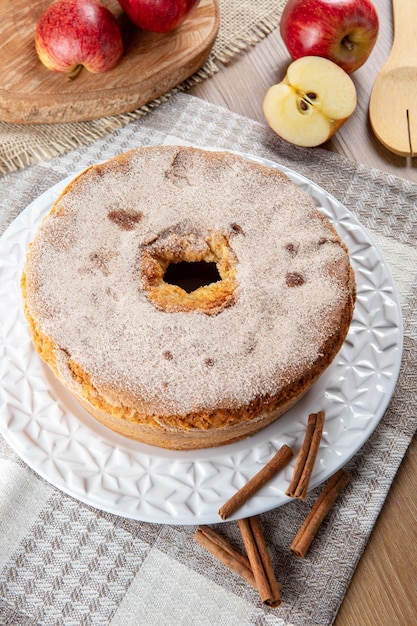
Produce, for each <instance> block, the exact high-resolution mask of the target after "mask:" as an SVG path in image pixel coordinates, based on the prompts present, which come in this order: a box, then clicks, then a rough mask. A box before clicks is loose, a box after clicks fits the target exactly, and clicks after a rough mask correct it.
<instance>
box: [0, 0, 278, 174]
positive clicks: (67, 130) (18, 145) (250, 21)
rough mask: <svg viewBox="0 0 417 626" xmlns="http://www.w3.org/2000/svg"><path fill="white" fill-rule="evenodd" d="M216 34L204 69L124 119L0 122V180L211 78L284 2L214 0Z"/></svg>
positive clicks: (270, 23)
mask: <svg viewBox="0 0 417 626" xmlns="http://www.w3.org/2000/svg"><path fill="white" fill-rule="evenodd" d="M218 3H219V8H220V28H219V33H218V36H217V39H216V41H215V44H214V47H213V50H212V52H211V54H210V56H209V58H208V60H207V62H206V63H205V64H204V66H203V67H202V68H201V69H200V70H199V71H198V72H196V73H195V74H193V75H192V76H191V77H190V78H189V79H188V80H186V81H184V82H183V83H182V84H181V85H178V86H177V87H175V88H174V89H172V90H171V91H170V92H168V93H167V94H166V95H165V96H163V97H161V98H158V99H157V100H154V101H152V102H150V103H149V104H147V105H145V106H143V107H141V108H140V109H137V110H136V111H132V112H130V113H126V114H121V115H114V116H110V117H104V118H100V119H97V120H92V121H89V122H74V123H70V124H37V125H35V126H26V125H20V124H19V125H18V124H9V123H7V122H2V121H0V174H5V173H6V172H11V171H14V170H16V169H19V168H22V167H26V166H28V165H32V164H34V163H38V162H39V161H41V160H43V159H50V158H52V157H54V156H57V155H59V154H63V153H64V152H66V151H68V150H72V149H74V148H76V147H77V146H82V145H87V144H89V143H91V142H93V141H95V140H96V139H99V138H100V137H104V136H105V135H106V134H107V133H110V132H111V131H113V130H115V129H116V128H120V127H122V126H125V125H126V124H128V123H129V122H131V121H132V120H134V119H137V118H139V117H142V116H143V115H146V114H147V113H148V112H149V111H150V110H152V109H154V108H155V107H156V106H158V105H159V104H160V103H161V102H164V101H165V100H166V99H167V98H170V97H171V96H172V95H173V94H174V93H177V92H179V91H186V90H187V89H189V88H190V87H192V86H193V85H195V84H196V83H198V82H201V81H202V80H204V79H206V78H208V77H210V76H212V75H213V74H214V73H216V72H217V71H218V70H219V67H221V65H222V64H226V63H228V62H229V61H230V60H231V59H233V58H234V57H235V56H236V55H238V54H240V53H241V52H242V51H243V50H245V49H246V48H248V46H252V45H255V44H256V43H258V42H259V41H260V40H261V39H262V38H263V37H265V36H266V35H268V34H269V33H270V32H271V31H272V30H273V29H274V28H276V26H277V25H278V24H279V19H280V16H281V13H282V9H283V7H284V5H285V0H257V1H256V2H253V1H252V0H218Z"/></svg>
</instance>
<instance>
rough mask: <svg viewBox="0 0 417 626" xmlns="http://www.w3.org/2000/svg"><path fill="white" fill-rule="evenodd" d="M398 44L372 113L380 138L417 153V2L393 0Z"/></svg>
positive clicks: (386, 143)
mask: <svg viewBox="0 0 417 626" xmlns="http://www.w3.org/2000/svg"><path fill="white" fill-rule="evenodd" d="M392 10H393V17H394V43H393V46H392V49H391V52H390V54H389V56H388V59H387V61H386V62H385V64H384V66H383V67H382V69H381V71H380V73H379V74H378V76H377V78H376V80H375V84H374V86H373V88H372V93H371V99H370V103H369V116H370V120H371V126H372V129H373V131H374V133H375V135H376V136H377V138H378V139H379V141H380V142H381V143H382V144H383V145H384V146H385V147H386V148H388V150H391V152H394V153H395V154H399V155H401V156H415V155H417V1H416V0H392Z"/></svg>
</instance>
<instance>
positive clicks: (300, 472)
mask: <svg viewBox="0 0 417 626" xmlns="http://www.w3.org/2000/svg"><path fill="white" fill-rule="evenodd" d="M324 418H325V414H324V411H319V412H318V413H311V414H310V415H309V416H308V422H307V429H306V433H305V436H304V441H303V444H302V446H301V449H300V451H299V453H298V456H297V460H296V463H295V468H294V473H293V476H292V479H291V482H290V484H289V486H288V489H287V491H286V494H287V496H290V498H299V499H300V500H305V498H306V496H307V491H308V486H309V484H310V479H311V475H312V473H313V469H314V464H315V462H316V458H317V454H318V451H319V447H320V442H321V436H322V434H323V426H324Z"/></svg>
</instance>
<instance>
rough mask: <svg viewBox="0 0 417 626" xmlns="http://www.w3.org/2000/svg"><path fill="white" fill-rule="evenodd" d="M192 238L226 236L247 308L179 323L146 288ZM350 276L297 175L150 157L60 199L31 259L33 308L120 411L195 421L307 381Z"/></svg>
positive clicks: (195, 153)
mask: <svg viewBox="0 0 417 626" xmlns="http://www.w3.org/2000/svg"><path fill="white" fill-rule="evenodd" d="M190 228H192V229H193V232H197V233H201V235H202V236H203V237H204V236H207V235H209V234H210V233H212V232H213V231H219V232H222V233H225V234H226V235H227V237H228V238H229V245H230V247H231V248H232V250H233V251H234V253H235V255H236V257H237V259H238V265H237V282H238V288H237V292H236V302H235V304H234V305H233V306H231V307H229V308H225V309H224V310H223V311H221V313H219V314H217V315H211V316H209V315H205V314H204V313H199V312H188V313H184V312H181V313H167V312H165V311H162V310H159V309H157V308H156V307H155V306H154V305H153V304H152V303H151V302H150V301H149V300H148V298H147V297H146V294H145V293H144V292H143V290H142V288H141V267H140V258H141V254H140V253H141V250H142V249H143V246H145V245H147V244H149V242H151V241H153V240H155V239H156V238H158V237H159V236H160V235H161V233H164V232H166V231H167V230H168V231H169V230H170V229H178V230H179V231H180V232H185V231H187V229H190ZM348 264H349V261H348V257H347V253H346V250H345V249H344V247H343V246H342V245H341V244H340V241H339V240H338V238H337V236H336V234H335V231H334V230H333V228H332V227H331V226H330V223H329V222H328V221H327V220H326V219H325V218H323V216H322V215H321V214H320V213H319V212H318V211H317V209H316V208H315V207H314V205H313V202H312V201H311V200H310V198H309V197H308V196H307V194H305V193H304V192H303V191H301V190H300V189H299V188H298V187H297V186H296V185H294V184H293V183H292V182H290V181H289V179H288V178H287V177H286V176H285V175H283V174H281V173H279V172H277V171H275V170H270V169H269V168H264V167H263V166H259V165H257V164H253V163H251V162H249V161H247V160H244V159H241V158H240V157H237V156H235V155H232V154H226V153H222V154H221V155H218V154H216V153H206V152H204V151H200V150H196V149H190V148H180V147H173V146H171V147H163V148H146V149H142V150H138V151H132V152H131V153H129V155H128V156H126V155H125V156H123V157H120V158H119V159H117V160H113V161H110V162H108V163H106V164H104V165H100V166H96V167H95V168H92V169H90V170H89V172H88V173H87V174H86V175H84V176H81V177H79V178H78V180H77V181H76V183H75V184H74V185H73V186H72V187H71V188H70V189H69V190H68V191H67V192H66V193H65V194H64V195H63V197H62V198H61V199H60V200H59V201H58V204H57V207H56V208H55V211H54V213H53V215H52V216H51V217H50V218H49V219H47V220H45V221H44V223H43V225H42V226H41V228H40V229H39V231H38V233H37V235H36V237H35V240H34V242H33V245H32V246H31V249H30V252H29V253H28V262H27V266H26V273H27V288H28V300H27V303H28V306H29V309H30V310H31V313H32V316H33V317H34V318H36V319H37V320H38V322H39V324H40V327H41V329H42V331H43V332H44V333H45V334H46V335H48V336H50V337H51V338H52V339H53V340H54V342H55V343H56V344H57V345H58V346H59V347H60V349H61V352H60V354H61V355H62V354H67V355H68V356H69V358H71V359H73V360H74V361H75V362H77V363H79V364H80V365H81V367H82V368H83V369H84V370H85V371H87V372H89V373H90V374H91V379H92V382H93V384H94V385H95V386H96V388H97V389H98V390H101V392H102V393H103V395H105V396H106V397H108V398H109V399H110V400H114V399H115V397H116V396H118V394H119V393H121V394H122V395H123V398H124V401H125V402H126V403H129V402H131V403H132V404H134V403H135V402H136V401H139V402H140V403H143V402H145V403H146V404H150V405H152V406H153V407H156V408H155V410H158V411H159V413H160V414H161V415H164V414H172V413H178V414H185V413H188V412H192V411H196V410H198V409H213V408H215V407H229V406H232V407H237V406H240V405H241V404H245V403H249V402H251V401H253V400H254V399H255V398H257V397H258V396H260V395H261V396H262V395H274V394H276V393H278V392H279V390H280V388H282V387H283V386H285V385H286V384H288V382H290V381H291V380H293V378H294V377H296V376H297V374H298V375H301V373H302V372H303V370H304V368H305V367H306V365H309V364H311V363H313V362H314V361H315V360H317V358H318V356H319V355H320V353H321V350H322V348H323V342H324V341H325V340H326V338H327V336H328V334H329V333H331V332H332V327H333V324H334V323H335V321H334V314H336V313H335V312H337V311H338V310H339V308H340V307H341V306H342V305H343V303H344V302H345V300H346V299H348V297H349V294H347V293H346V292H345V290H344V288H343V287H342V286H341V285H340V284H339V283H338V282H337V279H336V278H335V277H334V276H335V274H336V272H335V271H334V268H335V267H337V266H340V267H344V268H347V267H348ZM289 275H290V276H292V277H297V278H293V279H288V276H289ZM300 277H301V278H300ZM168 355H169V356H168Z"/></svg>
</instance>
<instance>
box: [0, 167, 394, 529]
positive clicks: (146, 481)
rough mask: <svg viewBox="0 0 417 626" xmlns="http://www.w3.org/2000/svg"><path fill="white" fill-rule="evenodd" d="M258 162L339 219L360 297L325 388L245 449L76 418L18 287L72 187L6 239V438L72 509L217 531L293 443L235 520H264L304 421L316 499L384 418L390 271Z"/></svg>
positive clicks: (358, 237) (319, 193) (318, 194)
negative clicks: (319, 426) (316, 420)
mask: <svg viewBox="0 0 417 626" xmlns="http://www.w3.org/2000/svg"><path fill="white" fill-rule="evenodd" d="M246 156H248V155H246ZM248 158H249V156H248ZM250 158H254V157H250ZM254 160H256V161H258V162H260V163H263V164H265V165H270V166H273V167H278V168H279V169H282V170H284V171H286V172H287V173H288V174H289V176H290V177H291V178H292V179H293V180H294V182H295V183H297V184H298V185H300V187H302V188H303V189H304V190H305V191H307V192H308V193H309V194H310V195H311V196H312V197H313V198H314V200H315V202H316V203H317V205H318V206H319V207H321V210H322V211H323V212H324V213H325V214H326V215H327V216H328V217H329V218H330V219H331V220H332V222H333V223H334V224H335V227H336V228H337V230H338V232H339V233H340V235H341V237H342V239H343V240H344V241H345V243H346V244H347V246H348V247H349V250H350V254H351V260H352V265H353V267H354V270H355V274H356V280H357V288H358V294H357V304H356V310H355V315H354V319H353V322H352V325H351V328H350V331H349V334H348V336H347V339H346V341H345V343H344V345H343V347H342V349H341V351H340V353H339V354H338V356H337V357H336V359H335V360H334V362H333V363H332V364H331V366H330V367H329V368H328V369H327V371H326V372H325V373H324V374H323V375H322V377H321V378H320V380H319V381H318V382H317V383H316V384H315V385H314V387H313V388H312V389H311V390H310V392H309V393H308V394H307V395H306V396H305V397H304V398H303V399H302V400H301V401H300V402H298V403H297V405H296V406H294V407H293V408H292V409H291V410H290V411H288V413H286V414H285V415H284V416H283V417H281V418H280V419H279V420H278V421H276V422H275V423H274V424H272V425H270V426H269V427H267V428H265V429H264V430H262V431H261V432H260V433H257V434H256V435H254V436H252V437H250V438H248V439H245V440H243V441H240V442H238V443H234V444H231V445H228V446H224V447H220V448H213V449H207V450H202V451H186V452H175V451H170V450H163V449H160V448H156V447H152V446H147V445H144V444H140V443H137V442H134V441H131V440H129V439H126V438H124V437H122V436H119V435H117V434H115V433H113V432H112V431H110V430H108V429H107V428H105V427H104V426H102V425H101V424H99V423H98V422H96V421H95V420H94V419H93V418H92V417H90V415H89V414H87V413H86V412H85V411H84V410H83V409H82V408H80V407H79V406H78V404H77V403H76V402H75V401H74V400H73V399H72V398H71V397H70V396H69V394H68V393H67V392H66V390H65V389H64V388H63V387H62V386H61V385H60V383H58V382H57V381H56V380H55V378H54V376H53V375H52V374H51V373H50V371H49V369H48V368H47V367H46V366H45V365H44V364H43V363H42V362H41V360H40V358H39V357H38V354H37V352H36V351H35V349H34V348H33V346H32V342H31V338H30V335H29V332H28V328H27V325H26V321H25V318H24V315H23V311H22V304H21V298H20V288H19V281H20V275H21V270H22V267H23V263H24V258H25V254H26V249H27V246H28V243H29V242H30V240H31V239H32V238H33V235H34V233H35V231H36V229H37V228H38V226H39V224H40V222H41V220H42V218H43V217H44V216H45V215H46V214H47V213H48V212H49V210H50V208H51V205H52V203H53V201H54V200H55V198H56V197H57V196H58V195H59V193H60V192H61V191H62V190H63V188H64V187H65V186H66V185H67V184H68V182H69V181H70V180H71V178H72V176H71V177H68V178H67V179H65V180H63V181H62V182H60V183H59V184H57V185H54V186H53V187H52V188H51V189H50V190H49V191H47V192H45V193H44V194H42V195H41V196H40V197H39V198H38V199H36V200H35V201H34V202H33V203H32V204H30V206H28V207H27V209H26V210H25V211H23V212H22V213H21V214H20V215H19V217H18V218H17V219H16V220H15V221H14V222H13V224H12V225H11V226H10V227H9V228H8V230H7V231H6V233H5V234H4V235H3V237H2V238H1V240H0V324H1V327H0V329H1V336H0V384H1V388H0V432H1V433H2V434H3V436H4V437H5V439H6V441H7V442H8V443H9V444H10V445H11V446H12V448H13V449H14V450H15V452H16V453H17V454H18V455H19V456H20V458H21V459H23V460H24V461H25V462H26V463H27V464H28V465H29V466H30V467H31V468H32V469H33V470H34V471H35V472H37V473H38V474H39V475H40V476H42V477H43V478H44V479H46V480H47V481H49V482H50V483H52V484H53V485H55V486H56V487H58V488H59V489H61V490H62V491H64V492H65V493H67V494H69V495H71V496H73V497H74V498H76V499H78V500H80V501H82V502H85V503H87V504H89V505H91V506H93V507H96V508H98V509H101V510H103V511H107V512H110V513H114V514H116V515H121V516H124V517H128V518H132V519H138V520H143V521H148V522H156V523H169V524H201V523H206V524H210V523H216V522H220V521H221V520H220V518H219V517H218V513H217V512H218V509H219V508H220V506H221V505H222V504H223V503H224V502H225V501H226V500H227V499H228V498H229V497H230V496H232V495H233V493H235V491H236V490H237V489H238V488H240V487H241V486H242V485H243V484H244V483H245V482H247V480H248V479H249V478H251V477H252V476H253V475H254V474H255V473H256V472H257V471H259V469H260V468H261V467H262V466H263V465H264V464H265V463H266V462H267V461H268V460H269V459H270V458H271V457H272V456H273V454H274V453H275V451H276V450H277V449H278V448H280V447H281V446H282V445H283V444H284V443H286V444H287V445H289V446H291V447H292V448H293V450H294V459H293V461H292V463H291V464H289V465H288V466H287V468H285V470H283V471H282V472H281V473H280V474H279V475H278V476H277V477H276V478H275V479H274V480H273V481H271V482H270V483H269V484H268V485H266V486H265V487H263V488H262V490H261V491H259V492H258V494H257V495H256V496H254V497H253V498H251V499H250V501H249V502H248V503H247V504H246V505H245V506H244V507H243V508H242V509H240V510H239V511H238V512H237V513H236V514H235V516H234V518H231V519H236V518H238V517H244V516H249V515H254V514H257V513H262V512H264V511H267V510H270V509H272V508H276V507H279V506H281V505H283V504H284V503H286V502H287V501H288V498H287V496H285V490H286V488H287V486H288V482H289V480H290V478H291V475H292V471H293V467H294V462H295V456H296V454H297V452H298V450H299V448H300V446H301V443H302V440H303V438H304V433H305V427H306V423H307V417H308V414H309V413H311V412H315V411H319V410H324V411H325V412H326V424H325V430H324V433H323V439H322V445H321V447H320V450H319V455H318V459H317V462H316V465H315V468H314V473H313V476H312V480H311V483H310V486H311V488H313V487H315V486H317V485H318V484H320V483H322V482H323V481H325V480H326V479H327V478H328V477H329V476H330V475H331V474H333V473H334V472H335V471H337V470H338V469H339V468H340V467H341V466H343V465H344V464H346V462H347V461H348V460H349V459H350V458H351V457H352V456H353V455H354V454H355V452H357V450H359V448H360V447H361V446H362V445H363V444H364V442H365V441H366V440H367V439H368V437H369V436H370V434H371V433H372V432H373V430H374V429H375V427H376V426H377V424H378V422H379V421H380V419H381V418H382V416H383V414H384V411H385V409H386V407H387V405H388V403H389V401H390V398H391V395H392V393H393V390H394V388H395V385H396V381H397V377H398V374H399V368H400V362H401V354H402V320H401V311H400V305H399V301H398V296H397V292H396V289H395V286H394V284H393V280H392V278H391V275H390V272H389V270H388V269H387V266H386V264H385V262H384V260H383V258H382V256H381V254H380V252H379V251H378V249H377V248H376V247H375V245H374V244H373V242H372V241H371V239H370V238H369V236H368V234H367V233H366V231H365V230H364V229H363V227H362V226H361V225H360V224H359V223H358V221H357V220H356V218H355V217H354V216H353V215H352V214H351V213H350V212H349V211H348V210H347V209H346V208H345V207H344V206H343V205H341V204H340V202H338V201H337V200H336V199H335V198H333V197H332V196H330V195H329V194H327V193H326V192H325V191H324V190H323V189H321V188H320V187H318V186H317V185H316V184H314V183H313V182H311V181H309V180H307V179H306V178H304V177H303V176H301V175H299V174H297V173H295V172H292V171H290V170H288V169H287V168H284V167H281V166H278V165H277V164H275V163H272V162H270V161H266V160H264V159H259V158H254Z"/></svg>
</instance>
